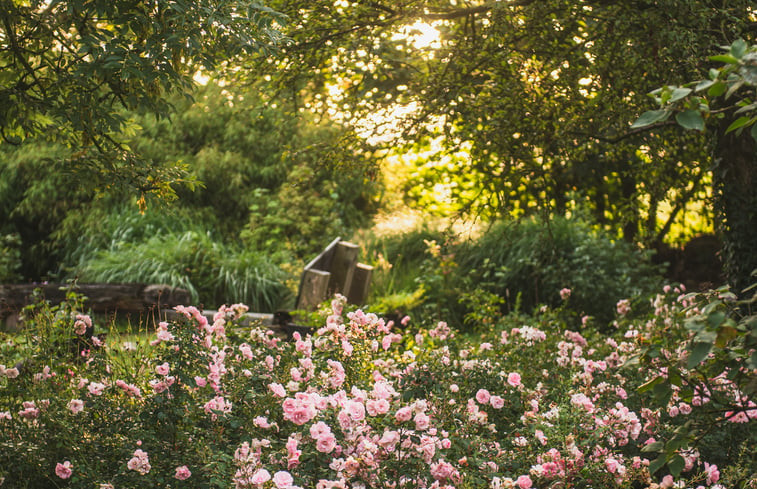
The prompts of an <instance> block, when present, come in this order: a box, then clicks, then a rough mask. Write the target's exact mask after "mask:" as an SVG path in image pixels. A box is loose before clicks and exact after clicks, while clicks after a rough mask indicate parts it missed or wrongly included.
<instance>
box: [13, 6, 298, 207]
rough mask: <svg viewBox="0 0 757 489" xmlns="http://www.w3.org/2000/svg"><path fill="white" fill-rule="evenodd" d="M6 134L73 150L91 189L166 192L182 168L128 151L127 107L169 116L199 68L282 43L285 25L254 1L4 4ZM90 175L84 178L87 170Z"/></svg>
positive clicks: (19, 140) (81, 177) (180, 176)
mask: <svg viewBox="0 0 757 489" xmlns="http://www.w3.org/2000/svg"><path fill="white" fill-rule="evenodd" d="M1 7H2V8H0V16H2V17H1V20H2V32H3V39H5V40H6V42H4V43H3V45H2V47H1V48H0V63H1V64H2V65H3V71H2V78H1V79H0V106H1V107H3V111H2V113H0V135H1V136H2V141H3V142H5V143H11V144H21V143H22V142H23V141H24V140H26V139H28V138H35V137H49V138H51V139H53V140H55V141H59V142H62V143H64V144H66V145H68V146H71V147H73V148H74V149H75V150H76V157H75V158H73V159H71V160H69V162H68V163H69V165H70V166H71V167H72V168H77V170H82V169H83V170H85V173H87V174H89V175H90V176H96V177H98V179H97V180H95V181H91V180H88V179H87V177H86V176H85V175H79V180H78V183H86V184H87V185H86V186H87V187H89V188H92V187H93V186H100V188H101V189H104V188H107V187H112V185H113V184H114V182H119V180H123V182H122V183H124V184H125V185H126V186H128V187H131V188H135V187H136V188H137V190H138V191H140V192H142V193H143V194H148V193H153V192H157V193H163V194H166V193H170V192H171V189H172V187H171V184H172V183H175V182H177V181H181V180H183V179H184V174H183V172H182V169H181V168H180V167H178V166H173V167H168V168H165V167H161V166H152V164H151V162H150V161H146V160H144V159H142V158H141V156H140V155H139V154H137V153H134V152H133V151H131V150H130V149H129V147H128V146H127V145H126V144H124V139H123V137H122V136H123V134H124V133H126V132H128V131H130V130H131V127H130V126H131V124H132V122H131V120H130V117H129V115H128V113H125V112H124V111H123V109H129V110H135V111H140V112H150V113H155V114H159V115H166V114H168V113H169V111H170V104H169V103H168V97H169V96H170V95H172V94H177V93H179V94H188V93H190V91H191V90H190V89H191V87H192V86H193V84H194V83H193V81H192V76H193V75H194V74H195V72H196V71H197V70H199V69H204V70H213V69H214V68H216V67H217V66H218V65H219V64H221V63H223V62H227V61H228V60H230V59H233V58H235V57H236V56H237V55H240V54H242V53H250V52H255V51H259V50H261V49H263V48H266V47H267V46H270V44H271V43H273V42H277V41H278V40H279V39H280V37H281V36H280V34H279V32H278V30H277V27H278V24H277V23H281V22H283V18H282V17H281V16H280V15H278V14H277V13H276V12H274V11H273V10H271V9H269V8H267V7H265V6H264V5H262V4H261V3H260V2H257V1H244V0H240V1H216V0H197V1H187V2H182V3H176V2H169V1H164V0H158V1H156V2H152V3H151V4H149V5H145V4H143V3H140V2H133V1H128V2H119V3H113V2H108V1H99V0H98V1H81V0H70V1H68V0H67V1H53V2H41V1H38V0H32V1H30V2H25V1H19V0H3V1H2V4H1ZM88 169H89V170H93V171H86V170H88Z"/></svg>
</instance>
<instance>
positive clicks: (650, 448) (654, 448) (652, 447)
mask: <svg viewBox="0 0 757 489" xmlns="http://www.w3.org/2000/svg"><path fill="white" fill-rule="evenodd" d="M663 448H665V443H663V442H661V441H656V442H654V443H650V444H649V445H645V446H644V447H643V448H642V449H641V451H642V452H643V453H649V452H659V451H660V450H662V449H663Z"/></svg>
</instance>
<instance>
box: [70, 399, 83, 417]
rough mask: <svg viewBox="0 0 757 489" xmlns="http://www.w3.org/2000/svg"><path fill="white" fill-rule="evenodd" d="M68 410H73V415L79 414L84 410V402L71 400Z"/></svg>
mask: <svg viewBox="0 0 757 489" xmlns="http://www.w3.org/2000/svg"><path fill="white" fill-rule="evenodd" d="M68 409H69V410H71V412H72V413H73V414H78V413H80V412H81V411H82V410H83V409H84V401H82V400H81V399H71V400H70V401H68Z"/></svg>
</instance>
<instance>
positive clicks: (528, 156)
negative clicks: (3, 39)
mask: <svg viewBox="0 0 757 489" xmlns="http://www.w3.org/2000/svg"><path fill="white" fill-rule="evenodd" d="M267 4H268V5H269V6H270V8H271V9H273V10H274V11H277V12H280V13H282V14H283V16H280V15H275V18H276V19H279V20H280V21H281V22H279V23H278V24H275V25H274V24H266V29H269V28H270V29H273V30H275V31H276V32H273V31H272V30H265V31H263V34H264V35H265V36H269V35H273V37H275V38H277V39H278V38H279V37H278V36H279V35H282V36H284V37H285V38H286V40H285V41H284V42H282V43H281V44H279V45H278V46H277V48H276V49H274V50H270V49H266V50H246V51H245V50H237V51H235V54H234V56H231V57H227V58H222V57H220V58H215V62H214V63H212V65H213V66H212V69H208V67H204V66H203V65H202V64H201V63H197V64H195V65H193V66H188V67H184V70H183V71H182V72H181V73H180V75H181V80H183V82H186V83H189V78H190V77H191V74H192V72H193V71H194V82H195V85H196V87H195V90H194V92H192V94H191V97H190V96H187V95H188V93H187V90H183V89H182V90H165V91H164V92H161V93H159V94H149V97H148V98H150V100H153V98H155V97H158V98H159V100H160V107H161V110H159V111H156V110H147V109H146V108H145V107H142V106H134V105H129V104H122V105H118V104H115V105H114V106H113V107H115V109H114V111H111V112H113V114H110V115H109V117H110V116H112V117H115V119H117V120H118V121H120V122H119V125H118V141H119V144H121V145H123V148H125V153H124V154H125V155H126V156H124V157H123V158H121V157H119V158H118V159H116V160H114V161H113V162H112V164H113V165H115V166H116V167H117V168H120V169H123V168H126V167H128V170H129V171H126V172H121V171H112V172H110V173H108V172H107V171H106V172H105V175H106V177H108V176H110V179H108V178H105V179H104V178H103V172H102V169H103V168H102V161H101V159H100V160H97V161H94V160H92V156H91V151H89V149H91V148H89V149H88V150H87V151H85V149H87V148H83V147H81V146H80V145H77V144H76V143H75V142H74V143H72V142H71V141H67V143H66V144H62V142H60V141H59V142H56V141H50V138H44V139H43V138H42V136H41V135H40V134H37V135H36V139H35V138H34V137H29V138H27V139H26V140H25V141H24V144H22V145H20V146H14V145H10V144H2V145H0V237H2V241H0V251H1V252H2V255H1V256H0V277H2V279H3V280H4V281H21V282H29V281H42V280H61V281H62V280H66V279H71V278H78V279H80V280H88V281H90V280H97V281H124V282H130V281H161V282H163V281H165V282H168V283H170V284H172V285H179V286H183V287H186V288H188V289H189V290H190V291H191V292H192V294H193V297H194V298H195V300H196V301H198V302H199V303H201V304H204V305H206V306H208V307H214V306H216V305H218V303H219V302H230V301H244V302H248V303H249V304H250V305H251V307H253V308H255V309H259V310H261V311H270V310H273V309H275V308H286V307H291V298H292V295H293V294H294V293H296V284H297V283H298V274H299V272H300V270H301V268H302V265H303V264H304V263H306V262H307V261H309V260H310V259H311V258H312V257H313V256H314V255H315V254H316V253H318V252H319V251H320V250H321V249H322V248H323V246H325V245H326V244H327V243H329V242H330V241H331V240H333V238H335V237H336V236H341V237H342V238H345V239H352V240H354V241H355V242H358V243H359V244H360V245H361V246H362V250H363V254H362V256H361V260H362V261H364V262H369V263H370V264H372V265H374V267H375V270H374V277H373V293H372V296H371V298H370V300H371V302H372V303H373V307H374V308H376V309H377V310H384V311H395V310H396V311H402V312H409V311H426V312H434V313H437V314H441V313H448V314H450V315H451V318H453V319H452V321H454V322H455V323H457V324H458V325H462V324H464V323H465V318H466V317H470V313H471V310H473V309H475V308H476V307H484V305H485V304H484V303H487V304H488V306H486V307H495V306H496V307H498V308H500V309H502V310H503V311H507V310H510V311H512V310H523V311H525V312H530V311H531V310H532V309H533V308H535V307H539V305H541V304H549V305H556V303H557V301H559V295H558V291H559V290H560V289H562V288H563V287H569V288H571V289H572V290H573V295H572V296H571V298H570V300H569V302H568V304H567V305H566V307H567V308H568V309H570V310H571V311H572V313H573V314H575V315H576V316H578V315H589V316H592V317H594V318H595V320H596V321H599V322H601V323H604V322H607V321H609V320H610V319H611V318H612V315H613V307H614V304H615V302H616V301H617V300H618V299H620V298H624V297H630V296H633V297H641V296H642V295H643V294H644V293H645V292H646V291H649V290H651V287H653V286H654V285H655V284H657V283H658V281H659V280H660V275H661V274H667V278H668V279H676V280H685V277H683V276H681V274H680V273H673V271H676V270H677V271H680V270H682V269H683V268H686V267H683V266H682V265H681V263H682V259H683V250H682V246H683V245H684V243H686V242H687V241H688V240H690V239H691V238H694V237H696V236H699V235H702V234H709V233H713V232H714V231H716V227H715V225H714V221H715V219H714V218H713V216H714V215H715V212H714V209H713V181H712V173H711V171H710V169H711V166H712V163H713V161H714V160H713V153H712V152H713V148H714V147H715V145H714V144H713V138H712V137H711V136H710V135H708V134H707V133H701V132H694V133H692V132H688V133H684V132H681V131H679V130H678V129H677V128H676V127H672V126H668V125H665V126H659V127H653V128H651V129H646V130H644V131H639V130H630V129H629V127H630V122H631V121H632V120H634V118H635V117H636V116H637V115H638V114H639V113H641V112H643V111H644V110H646V108H647V105H648V97H647V95H646V93H647V92H648V91H650V90H652V89H654V88H657V87H659V86H661V85H664V84H666V83H679V82H682V81H684V80H690V79H696V77H698V76H704V74H705V73H706V72H707V69H708V63H707V58H706V54H710V52H711V49H712V48H713V47H716V46H718V45H719V44H725V43H726V42H729V41H731V40H732V38H735V37H737V36H744V37H746V38H749V36H750V35H752V33H753V32H755V31H754V30H753V29H752V27H753V25H754V22H755V19H754V18H753V17H754V14H753V11H752V10H751V2H748V1H741V0H739V1H736V2H729V3H728V4H727V5H717V6H713V5H709V4H707V3H706V2H697V1H691V0H664V1H661V2H647V1H642V2H612V3H608V2H604V1H585V2H566V1H563V0H547V1H540V2H531V1H526V2H517V3H516V4H509V3H507V2H482V3H480V4H476V5H474V6H462V5H458V4H457V3H456V2H449V1H444V0H423V1H415V0H413V1H408V2H393V3H388V2H370V3H355V4H350V3H347V2H336V3H334V2H330V1H326V0H323V1H321V0H318V1H307V2H306V1H287V2H283V1H278V0H272V1H270V2H268V3H267ZM258 7H260V6H258ZM271 15H273V14H271ZM285 18H286V19H287V21H286V22H284V21H283V20H281V19H285ZM724 26H728V29H724ZM274 34H275V35H274ZM266 38H268V37H266ZM3 53H4V52H3ZM190 68H191V70H190ZM195 70H196V71H195ZM111 75H113V76H121V75H120V74H119V73H112V74H111ZM130 76H131V75H130ZM134 76H136V75H134ZM156 100H157V99H156ZM137 105H139V104H137ZM109 110H110V108H109ZM156 114H157V116H156ZM713 118H714V117H713ZM111 132H112V131H111ZM126 150H128V151H126ZM128 155H136V156H133V158H132V157H131V156H128ZM101 156H102V155H101ZM130 158H132V159H130ZM106 166H107V165H106ZM122 174H128V175H129V178H132V180H128V178H127V177H125V176H122ZM135 175H136V177H137V178H136V180H137V181H140V182H143V183H144V182H148V184H147V185H148V187H144V186H143V187H137V188H136V191H135V187H134V186H133V185H132V186H130V184H129V182H130V181H132V183H133V180H134V178H133V177H135ZM169 177H170V178H169ZM150 182H152V183H151V184H150ZM166 182H174V183H180V182H183V184H170V183H166ZM166 185H168V187H166ZM156 196H157V197H162V199H161V198H155V197H156ZM172 199H173V200H172ZM171 200H172V201H171ZM714 239H715V240H716V241H717V238H714ZM710 251H712V250H708V251H707V253H706V254H707V256H706V257H705V259H707V260H709V261H710V265H712V263H713V262H714V263H715V265H716V268H717V266H719V263H717V257H715V255H714V251H713V252H712V253H710ZM665 263H667V264H668V267H667V268H665V267H663V268H661V267H660V266H659V265H661V264H665ZM708 280H709V281H710V282H720V281H722V280H723V278H722V277H721V276H719V275H718V273H717V271H715V272H714V273H713V274H710V276H708V277H704V278H703V279H701V280H699V281H698V283H703V282H707V281H708Z"/></svg>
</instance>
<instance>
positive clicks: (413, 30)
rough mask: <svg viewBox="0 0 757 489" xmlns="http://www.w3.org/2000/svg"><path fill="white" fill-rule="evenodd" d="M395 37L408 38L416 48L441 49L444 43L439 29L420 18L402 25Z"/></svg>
mask: <svg viewBox="0 0 757 489" xmlns="http://www.w3.org/2000/svg"><path fill="white" fill-rule="evenodd" d="M394 39H395V40H397V39H407V41H408V42H409V43H410V44H412V46H413V47H414V48H415V49H439V48H440V47H441V45H442V43H441V33H440V32H439V30H438V29H437V28H436V27H434V26H433V25H432V24H429V23H426V22H423V21H420V20H418V21H416V22H415V23H414V24H410V25H405V26H402V28H400V30H399V32H397V33H396V34H395V35H394ZM431 56H433V54H432V55H431Z"/></svg>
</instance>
